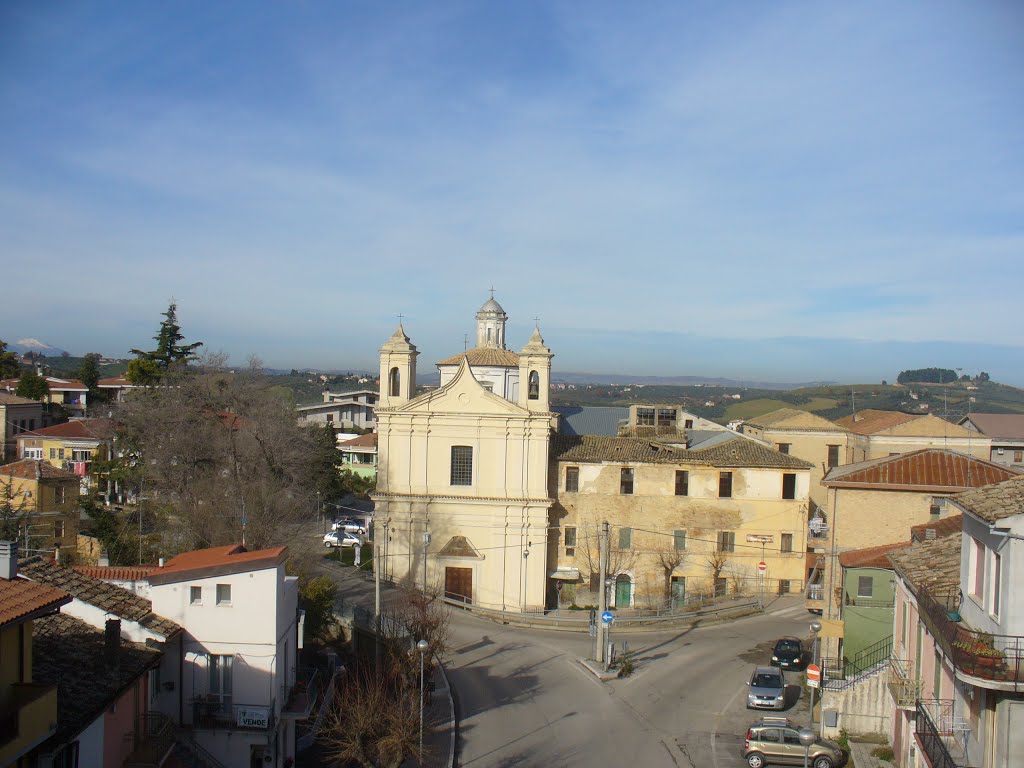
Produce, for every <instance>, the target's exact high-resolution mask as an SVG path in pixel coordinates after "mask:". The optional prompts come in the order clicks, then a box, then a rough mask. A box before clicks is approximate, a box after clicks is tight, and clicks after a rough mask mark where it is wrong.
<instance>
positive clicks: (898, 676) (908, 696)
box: [888, 656, 921, 709]
mask: <svg viewBox="0 0 1024 768" xmlns="http://www.w3.org/2000/svg"><path fill="white" fill-rule="evenodd" d="M888 684H889V693H890V695H891V696H892V700H893V702H894V703H895V704H896V706H897V708H899V709H914V708H916V707H917V700H918V698H919V697H920V695H921V681H919V680H916V679H915V676H914V673H913V671H912V670H911V668H910V662H908V661H907V660H906V659H898V658H896V657H895V656H891V657H890V658H889V680H888Z"/></svg>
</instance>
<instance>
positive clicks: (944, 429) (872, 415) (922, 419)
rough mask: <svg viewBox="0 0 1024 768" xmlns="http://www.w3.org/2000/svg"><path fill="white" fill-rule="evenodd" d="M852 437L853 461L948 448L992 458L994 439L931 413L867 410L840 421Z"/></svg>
mask: <svg viewBox="0 0 1024 768" xmlns="http://www.w3.org/2000/svg"><path fill="white" fill-rule="evenodd" d="M836 424H838V425H839V426H840V427H842V428H843V429H845V430H846V431H847V432H849V434H850V458H849V461H850V462H855V461H866V460H868V459H880V458H883V457H885V456H892V455H893V454H897V453H908V452H910V451H919V450H921V449H923V448H944V449H947V450H951V451H956V452H957V453H964V454H968V455H970V456H977V457H978V458H979V459H988V458H989V454H990V451H991V448H992V440H991V439H990V438H988V437H986V436H984V435H981V434H979V433H977V432H973V431H971V430H969V429H967V428H965V427H962V426H959V425H958V424H953V423H952V422H949V421H946V420H945V419H940V418H939V417H938V416H932V415H931V414H925V415H915V414H911V413H902V412H900V411H878V410H874V409H870V408H869V409H867V410H863V411H857V413H854V414H852V415H850V416H844V417H843V418H841V419H837V420H836Z"/></svg>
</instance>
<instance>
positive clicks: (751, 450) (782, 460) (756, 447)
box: [551, 435, 812, 469]
mask: <svg viewBox="0 0 1024 768" xmlns="http://www.w3.org/2000/svg"><path fill="white" fill-rule="evenodd" d="M551 457H552V459H554V460H556V461H578V462H606V461H607V462H637V463H647V464H703V465H706V466H710V467H779V468H783V469H809V468H810V467H811V466H812V465H811V464H810V463H808V462H806V461H803V460H802V459H798V458H796V457H795V456H788V455H786V454H783V453H779V452H778V451H773V450H772V449H771V448H767V447H765V446H763V445H760V444H759V443H756V442H754V441H752V440H746V439H744V438H742V437H737V436H735V435H733V436H732V439H731V440H728V441H726V442H724V443H719V444H717V445H713V446H712V447H710V448H698V449H692V450H687V449H685V448H674V447H671V446H669V445H665V444H661V443H658V442H654V441H651V440H643V439H641V438H635V437H597V436H594V435H580V436H569V435H558V436H556V437H555V438H554V439H553V440H552V442H551Z"/></svg>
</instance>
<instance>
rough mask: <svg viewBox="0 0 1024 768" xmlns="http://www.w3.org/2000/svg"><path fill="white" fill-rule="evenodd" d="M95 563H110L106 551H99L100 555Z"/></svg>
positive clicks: (104, 564)
mask: <svg viewBox="0 0 1024 768" xmlns="http://www.w3.org/2000/svg"><path fill="white" fill-rule="evenodd" d="M96 565H103V566H106V565H110V557H109V556H108V555H107V553H106V552H100V557H99V560H98V561H97V562H96Z"/></svg>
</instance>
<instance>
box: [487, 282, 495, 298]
mask: <svg viewBox="0 0 1024 768" xmlns="http://www.w3.org/2000/svg"><path fill="white" fill-rule="evenodd" d="M488 290H489V291H490V292H491V298H492V299H493V298H494V285H493V284H492V285H491V287H490V288H488Z"/></svg>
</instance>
